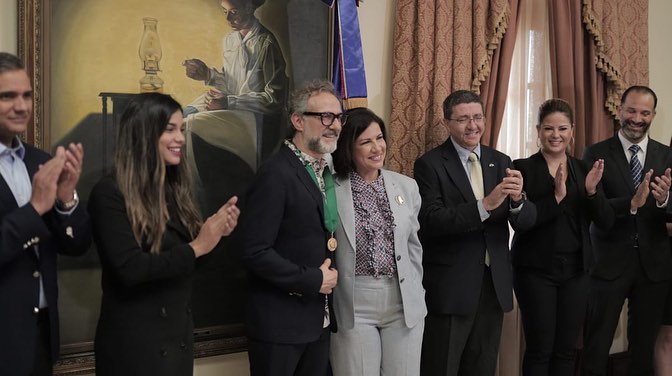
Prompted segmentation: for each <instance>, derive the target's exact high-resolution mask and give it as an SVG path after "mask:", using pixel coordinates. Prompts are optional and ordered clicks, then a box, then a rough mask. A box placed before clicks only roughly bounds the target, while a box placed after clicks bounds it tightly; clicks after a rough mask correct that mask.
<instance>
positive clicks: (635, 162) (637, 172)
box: [628, 145, 643, 190]
mask: <svg viewBox="0 0 672 376" xmlns="http://www.w3.org/2000/svg"><path fill="white" fill-rule="evenodd" d="M628 150H630V152H631V153H632V157H630V174H631V175H632V182H633V184H634V185H635V190H637V188H639V185H640V184H641V183H642V170H643V168H642V163H641V162H640V161H639V158H638V157H637V153H638V152H639V151H640V150H641V148H640V147H639V145H632V146H630V147H629V148H628Z"/></svg>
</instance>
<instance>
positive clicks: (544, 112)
mask: <svg viewBox="0 0 672 376" xmlns="http://www.w3.org/2000/svg"><path fill="white" fill-rule="evenodd" d="M556 112H560V113H562V114H564V115H565V116H567V118H568V119H569V122H570V123H571V124H572V125H573V124H574V111H573V110H572V106H570V105H569V103H567V101H565V100H564V99H560V98H552V99H548V100H546V101H544V103H542V104H541V105H540V106H539V116H538V121H537V127H539V126H540V125H541V123H542V122H543V121H544V118H545V117H546V116H548V115H550V114H554V113H556Z"/></svg>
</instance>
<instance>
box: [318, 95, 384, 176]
mask: <svg viewBox="0 0 672 376" xmlns="http://www.w3.org/2000/svg"><path fill="white" fill-rule="evenodd" d="M345 113H346V114H347V115H348V121H347V122H346V123H345V125H344V126H343V129H342V130H341V134H340V135H339V136H338V144H337V146H336V151H334V152H333V153H332V154H331V155H332V157H333V158H334V169H335V170H336V175H337V176H339V177H341V178H345V177H347V176H348V174H349V173H350V172H351V171H354V170H355V163H354V161H353V158H352V152H353V150H354V148H355V140H357V137H359V135H361V134H362V133H363V132H364V131H365V130H366V128H368V127H369V125H371V123H377V124H378V125H380V130H381V131H382V132H383V140H385V142H387V134H386V132H385V122H383V119H381V118H380V117H379V116H378V115H376V114H375V113H374V112H373V111H371V110H369V109H368V108H364V107H357V108H353V109H350V110H348V111H346V112H345Z"/></svg>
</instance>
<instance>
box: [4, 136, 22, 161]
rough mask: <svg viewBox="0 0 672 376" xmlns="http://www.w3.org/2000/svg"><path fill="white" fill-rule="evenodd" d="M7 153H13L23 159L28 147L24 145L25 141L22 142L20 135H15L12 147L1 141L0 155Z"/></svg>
mask: <svg viewBox="0 0 672 376" xmlns="http://www.w3.org/2000/svg"><path fill="white" fill-rule="evenodd" d="M6 153H13V154H15V155H17V156H18V157H19V158H21V160H23V157H24V156H25V155H26V147H25V146H23V142H21V139H19V136H16V137H14V139H13V140H12V147H11V148H8V147H7V146H5V144H3V143H0V155H5V154H6Z"/></svg>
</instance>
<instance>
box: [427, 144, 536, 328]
mask: <svg viewBox="0 0 672 376" xmlns="http://www.w3.org/2000/svg"><path fill="white" fill-rule="evenodd" d="M481 166H482V169H483V186H484V190H485V195H488V194H489V193H490V192H491V191H492V190H493V189H494V187H495V186H496V185H497V184H498V183H500V182H501V181H502V179H503V178H504V177H505V176H506V169H507V168H509V167H512V165H511V159H510V158H509V157H508V156H506V155H505V154H502V153H500V152H498V151H497V150H494V149H492V148H490V147H487V146H485V145H481ZM415 179H416V181H417V183H418V187H419V188H420V196H421V197H422V206H421V209H420V215H419V218H420V240H421V242H422V247H423V250H424V255H423V266H424V272H425V273H424V279H423V283H424V285H425V289H426V295H425V296H426V300H427V308H428V310H429V312H434V313H446V314H457V315H469V314H474V313H476V310H477V307H478V299H479V296H480V292H481V284H482V281H483V272H484V267H485V264H484V260H485V250H486V248H487V250H488V252H489V254H490V269H491V272H492V278H493V281H494V285H495V291H496V293H497V299H498V300H499V304H500V306H501V307H502V309H503V310H504V311H510V310H511V309H512V308H513V299H512V276H511V260H510V255H509V227H508V221H509V220H510V221H511V222H512V223H516V225H517V226H518V228H527V227H529V226H531V225H532V223H533V222H534V216H535V208H534V204H533V203H531V202H529V201H527V202H525V203H524V204H523V206H522V208H521V210H520V212H519V213H518V214H511V213H510V211H509V205H510V202H509V199H506V200H504V202H503V203H502V205H500V206H499V207H498V208H496V209H494V210H492V211H491V212H490V217H489V218H488V219H487V220H485V221H484V222H482V221H481V218H480V215H479V212H478V207H477V201H476V198H475V197H474V194H473V192H472V189H471V184H470V183H469V178H468V177H467V174H466V171H465V170H464V167H463V165H462V162H461V161H460V158H459V156H458V154H457V151H456V150H455V147H454V146H453V143H452V141H451V140H450V138H448V140H446V142H444V143H443V144H442V145H440V146H438V147H436V148H434V149H432V150H430V151H429V152H427V153H425V154H424V155H423V156H422V157H420V158H419V159H418V160H417V161H416V162H415Z"/></svg>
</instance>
